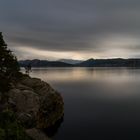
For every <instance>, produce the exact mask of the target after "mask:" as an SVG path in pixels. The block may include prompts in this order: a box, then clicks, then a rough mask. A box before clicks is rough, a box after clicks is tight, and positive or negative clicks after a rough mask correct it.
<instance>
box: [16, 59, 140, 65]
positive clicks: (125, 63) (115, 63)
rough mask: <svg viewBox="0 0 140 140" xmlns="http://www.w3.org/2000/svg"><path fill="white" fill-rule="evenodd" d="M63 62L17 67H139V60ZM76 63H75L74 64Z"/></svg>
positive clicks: (24, 61)
mask: <svg viewBox="0 0 140 140" xmlns="http://www.w3.org/2000/svg"><path fill="white" fill-rule="evenodd" d="M65 60H66V61H65V62H62V60H61V61H60V60H59V61H48V60H38V59H34V60H21V61H19V65H20V66H21V67H25V66H27V65H29V64H30V65H31V66H32V67H140V59H133V58H132V59H122V58H116V59H93V58H91V59H88V60H86V61H82V62H79V60H69V59H65ZM76 62H77V63H76Z"/></svg>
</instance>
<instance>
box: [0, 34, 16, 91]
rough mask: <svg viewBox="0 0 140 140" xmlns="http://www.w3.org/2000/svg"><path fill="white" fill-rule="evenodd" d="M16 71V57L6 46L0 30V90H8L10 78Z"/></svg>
mask: <svg viewBox="0 0 140 140" xmlns="http://www.w3.org/2000/svg"><path fill="white" fill-rule="evenodd" d="M18 72H19V65H18V62H17V59H16V57H15V56H14V55H13V54H12V52H11V51H10V50H9V49H8V48H7V44H6V43H5V41H4V39H3V36H2V32H0V91H5V90H8V87H9V83H10V80H11V78H12V77H14V76H16V74H17V73H18Z"/></svg>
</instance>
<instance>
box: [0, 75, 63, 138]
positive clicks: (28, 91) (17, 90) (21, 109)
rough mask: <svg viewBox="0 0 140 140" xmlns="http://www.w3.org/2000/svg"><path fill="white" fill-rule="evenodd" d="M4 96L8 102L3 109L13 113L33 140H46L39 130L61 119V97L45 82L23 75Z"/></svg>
mask: <svg viewBox="0 0 140 140" xmlns="http://www.w3.org/2000/svg"><path fill="white" fill-rule="evenodd" d="M6 96H7V99H8V101H7V102H6V103H5V104H4V108H8V109H10V110H12V111H13V112H14V113H15V115H16V119H17V121H18V122H20V124H21V125H22V126H23V127H24V129H26V131H25V132H26V133H27V135H28V136H30V137H31V138H33V139H34V140H40V139H42V140H48V139H49V138H48V137H47V136H46V135H45V134H44V133H43V132H42V131H41V130H42V129H46V128H49V127H50V126H53V125H55V123H56V122H57V121H58V120H59V119H61V118H62V117H63V114H64V108H63V107H64V103H63V99H62V97H61V95H60V94H59V93H58V92H57V91H55V90H54V89H53V88H52V87H51V86H50V85H49V84H47V83H46V82H43V81H41V80H40V79H37V78H30V77H29V76H27V75H24V76H22V78H21V80H20V81H18V82H17V83H12V88H11V89H10V90H9V91H8V93H7V94H6ZM0 98H1V96H0Z"/></svg>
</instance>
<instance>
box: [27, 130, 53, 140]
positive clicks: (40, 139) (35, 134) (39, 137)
mask: <svg viewBox="0 0 140 140" xmlns="http://www.w3.org/2000/svg"><path fill="white" fill-rule="evenodd" d="M26 133H27V134H28V136H30V137H31V138H33V139H34V140H51V139H50V138H48V137H47V136H46V135H45V134H44V133H43V132H42V131H40V130H39V129H36V128H33V129H27V130H26Z"/></svg>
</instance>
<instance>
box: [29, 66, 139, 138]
mask: <svg viewBox="0 0 140 140" xmlns="http://www.w3.org/2000/svg"><path fill="white" fill-rule="evenodd" d="M31 76H32V77H38V78H41V79H42V80H44V81H46V82H48V83H50V84H51V85H52V86H53V87H54V88H55V89H56V90H58V91H59V92H60V93H61V94H62V96H63V98H64V102H65V116H64V122H63V123H62V125H61V127H60V128H59V130H58V132H57V134H56V135H55V136H54V140H139V139H140V69H130V68H129V69H127V68H94V69H93V68H47V69H44V68H42V69H33V72H32V73H31Z"/></svg>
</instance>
